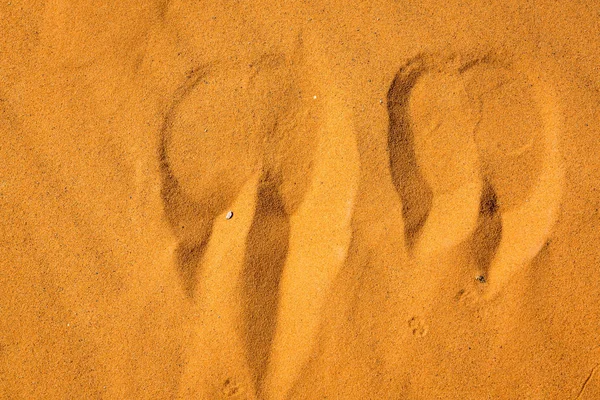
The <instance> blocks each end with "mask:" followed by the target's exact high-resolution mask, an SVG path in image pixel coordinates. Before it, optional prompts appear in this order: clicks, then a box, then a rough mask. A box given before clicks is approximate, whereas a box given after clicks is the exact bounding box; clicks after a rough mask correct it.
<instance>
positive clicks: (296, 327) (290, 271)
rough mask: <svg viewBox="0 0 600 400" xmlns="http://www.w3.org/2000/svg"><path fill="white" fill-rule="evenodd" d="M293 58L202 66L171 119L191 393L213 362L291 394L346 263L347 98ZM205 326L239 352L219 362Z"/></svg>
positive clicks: (171, 191) (272, 393)
mask: <svg viewBox="0 0 600 400" xmlns="http://www.w3.org/2000/svg"><path fill="white" fill-rule="evenodd" d="M295 68H296V67H294V66H293V63H291V62H290V61H289V60H286V58H285V57H283V56H282V57H277V56H265V57H263V58H261V59H260V60H258V61H256V62H252V63H249V64H248V65H246V64H244V65H241V64H240V65H237V64H236V65H229V66H227V68H222V67H221V66H218V65H208V66H205V67H203V68H199V69H198V70H197V71H196V72H194V73H192V74H190V76H189V79H188V82H186V84H185V85H183V86H182V88H181V89H180V91H179V92H178V94H177V95H176V98H175V100H174V102H173V105H172V107H171V109H170V111H169V113H168V114H167V116H166V118H165V124H164V127H163V130H162V141H161V143H160V152H159V155H160V160H161V170H162V178H163V179H162V184H163V191H162V198H163V204H164V210H165V214H166V216H167V219H168V221H169V223H170V225H171V228H172V231H173V234H174V237H175V239H176V241H177V249H176V258H177V259H176V265H177V267H178V268H179V270H180V274H181V276H182V281H183V286H184V289H185V291H186V293H187V294H188V297H189V298H190V299H191V301H192V303H193V304H195V308H196V309H197V312H196V313H195V314H196V315H197V316H199V317H198V319H199V320H198V321H197V323H196V327H195V328H194V333H193V336H194V337H195V339H193V340H192V345H191V348H190V349H188V360H187V364H188V367H186V368H185V372H184V378H183V381H184V382H183V383H182V388H183V390H184V392H186V393H188V392H189V393H192V392H193V388H195V387H198V382H197V379H198V378H197V376H198V371H202V370H203V369H206V368H208V369H211V368H212V369H215V370H219V371H221V370H222V371H221V372H218V373H219V374H221V375H223V374H224V373H229V372H228V371H230V370H231V371H237V373H239V374H241V376H242V377H243V380H244V382H245V381H246V380H247V379H251V378H249V377H250V376H252V377H255V378H256V379H255V381H254V382H252V384H253V385H254V387H252V388H249V389H248V391H249V392H252V393H257V392H261V393H263V395H264V396H266V397H268V398H282V397H285V395H286V393H287V392H288V391H289V390H290V389H291V387H292V386H293V384H294V383H295V381H296V380H297V379H298V378H299V376H300V373H301V371H302V368H303V366H304V365H305V364H306V363H307V362H308V360H309V356H310V355H311V353H312V351H313V349H314V347H315V345H316V340H317V335H318V332H319V329H320V326H321V310H322V308H323V307H324V304H325V301H326V299H327V296H328V292H329V288H330V287H331V285H332V283H333V281H334V279H335V278H336V276H337V274H338V271H339V269H340V268H341V266H342V265H343V263H344V261H345V258H346V254H347V251H348V246H349V245H350V240H351V227H350V223H351V218H352V210H353V207H354V199H355V196H356V192H357V190H358V177H359V157H358V151H357V149H356V139H355V137H354V132H353V127H352V125H351V118H350V117H349V115H347V113H348V111H347V110H348V106H347V105H346V104H345V103H344V99H345V98H346V96H344V95H343V93H341V92H340V89H338V88H337V86H338V83H337V82H326V83H322V82H321V84H323V85H325V87H326V88H327V93H326V94H323V95H319V96H318V100H316V99H315V95H314V94H313V93H315V91H316V92H319V91H318V90H316V89H315V88H313V87H310V83H307V82H300V81H299V79H298V78H297V76H296V74H295V72H294V69H295ZM319 82H320V81H319ZM231 210H235V211H234V212H235V218H233V214H232V212H231ZM332 220H333V221H336V223H335V224H332V223H331V221H332ZM206 337H209V338H213V339H214V341H215V343H217V342H219V341H220V340H222V339H221V338H223V337H229V338H230V339H229V344H228V346H230V347H231V346H232V348H231V349H229V351H231V352H234V353H235V354H237V355H238V356H239V357H236V359H238V358H239V362H236V363H234V364H235V365H233V366H226V365H221V364H220V363H219V362H217V360H215V362H214V363H212V364H211V362H210V360H211V359H213V358H214V356H210V357H207V356H203V355H202V351H203V346H204V345H203V344H202V343H204V342H203V341H205V340H207V339H206ZM242 354H245V355H242ZM209 364H210V365H211V366H209ZM232 368H233V369H232ZM250 370H253V372H249V371H250Z"/></svg>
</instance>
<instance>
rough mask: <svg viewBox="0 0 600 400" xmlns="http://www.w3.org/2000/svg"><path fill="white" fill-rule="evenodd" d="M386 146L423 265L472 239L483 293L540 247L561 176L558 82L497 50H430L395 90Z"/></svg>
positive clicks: (403, 73) (428, 267)
mask: <svg viewBox="0 0 600 400" xmlns="http://www.w3.org/2000/svg"><path fill="white" fill-rule="evenodd" d="M388 113H389V118H390V128H389V137H388V148H389V154H390V168H391V172H392V177H393V180H394V184H395V186H396V189H397V191H398V194H399V196H400V198H401V200H402V203H403V214H404V218H405V234H406V243H407V246H408V249H409V251H410V252H411V253H412V255H413V257H414V258H415V259H416V260H417V264H419V265H421V268H424V272H425V273H428V274H432V275H437V276H443V275H444V272H443V271H436V270H435V268H436V267H435V265H434V264H435V263H434V260H436V258H439V257H443V254H445V253H446V252H448V251H449V250H451V249H453V248H456V247H457V246H458V245H460V244H464V243H468V244H469V246H470V248H471V250H472V253H473V258H474V260H475V264H476V268H477V270H474V271H473V278H475V277H480V279H479V282H480V283H481V284H484V285H485V291H486V296H494V295H496V294H498V292H499V291H500V290H501V289H502V287H504V286H505V285H506V283H507V282H508V281H509V280H510V279H511V278H512V277H513V276H514V275H515V274H517V273H518V272H519V271H520V270H522V268H523V267H524V266H526V265H527V264H528V263H529V262H531V260H532V259H533V258H534V257H535V256H536V255H537V254H538V253H539V251H540V250H541V249H542V247H543V245H544V244H545V243H546V241H547V240H548V238H549V236H550V235H551V231H552V228H553V226H554V224H555V223H556V220H557V218H558V212H559V208H560V201H561V196H562V190H563V185H564V172H563V167H562V165H561V162H560V152H559V149H558V136H559V133H560V110H559V108H558V102H557V98H556V96H555V95H554V93H553V90H552V87H551V85H549V84H548V83H547V82H544V81H543V80H542V79H541V78H539V77H537V76H536V77H533V75H530V74H528V73H527V69H526V68H525V69H523V68H521V67H518V66H515V65H511V64H510V63H505V62H503V60H500V59H495V58H494V57H493V56H491V55H487V56H485V57H479V58H470V59H467V60H465V59H461V58H460V57H447V58H444V57H434V56H427V55H423V56H420V57H417V58H415V59H413V60H411V61H409V62H408V63H407V64H406V65H405V66H404V67H402V68H401V69H400V71H399V72H398V74H397V75H396V77H395V79H394V81H393V83H392V85H391V87H390V90H389V93H388Z"/></svg>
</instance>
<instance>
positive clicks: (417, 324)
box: [408, 317, 429, 338]
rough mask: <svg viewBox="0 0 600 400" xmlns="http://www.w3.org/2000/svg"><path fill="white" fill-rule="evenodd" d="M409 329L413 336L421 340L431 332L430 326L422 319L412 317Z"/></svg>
mask: <svg viewBox="0 0 600 400" xmlns="http://www.w3.org/2000/svg"><path fill="white" fill-rule="evenodd" d="M408 327H409V329H410V330H411V332H412V334H413V336H417V337H420V338H422V337H425V336H426V335H427V333H428V332H429V326H427V324H426V323H425V322H424V321H423V320H422V319H421V318H420V317H412V318H411V319H410V320H409V321H408Z"/></svg>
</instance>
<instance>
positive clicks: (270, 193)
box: [243, 182, 290, 387]
mask: <svg viewBox="0 0 600 400" xmlns="http://www.w3.org/2000/svg"><path fill="white" fill-rule="evenodd" d="M289 231H290V226H289V217H288V215H287V214H286V212H285V209H284V204H283V201H282V198H281V196H280V195H279V192H278V190H277V187H276V186H275V185H273V184H271V183H268V182H267V183H263V185H262V186H261V187H260V189H259V192H258V203H257V208H256V212H255V216H254V221H253V223H252V227H251V228H250V232H249V233H248V237H247V239H246V259H245V266H244V272H243V285H244V287H243V293H244V304H245V310H244V315H245V331H246V351H247V355H248V360H249V364H250V367H251V368H252V369H253V370H254V372H255V374H254V375H255V376H256V382H255V384H256V387H259V386H260V382H261V381H262V378H263V376H264V373H265V370H266V368H267V361H268V355H269V353H270V348H271V342H272V339H273V335H274V332H275V324H276V317H277V306H278V302H279V281H280V279H281V275H282V272H283V266H284V263H285V260H286V255H287V252H288V240H289Z"/></svg>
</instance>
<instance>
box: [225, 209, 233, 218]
mask: <svg viewBox="0 0 600 400" xmlns="http://www.w3.org/2000/svg"><path fill="white" fill-rule="evenodd" d="M231 218H233V211H229V212H228V213H227V215H226V216H225V219H231Z"/></svg>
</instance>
